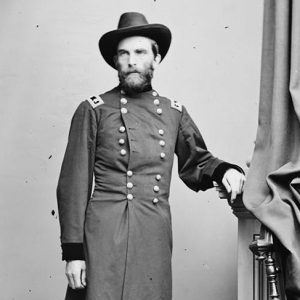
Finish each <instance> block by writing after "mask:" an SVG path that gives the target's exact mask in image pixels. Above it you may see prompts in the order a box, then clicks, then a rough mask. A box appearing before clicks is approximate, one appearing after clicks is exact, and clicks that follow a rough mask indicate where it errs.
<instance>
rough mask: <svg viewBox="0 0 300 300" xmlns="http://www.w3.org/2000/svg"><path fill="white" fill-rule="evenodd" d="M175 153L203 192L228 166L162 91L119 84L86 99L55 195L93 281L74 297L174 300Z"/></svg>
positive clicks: (70, 247)
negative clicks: (128, 89) (132, 90)
mask: <svg viewBox="0 0 300 300" xmlns="http://www.w3.org/2000/svg"><path fill="white" fill-rule="evenodd" d="M174 153H176V154H177V156H178V168H179V170H178V171H179V176H180V177H181V179H182V180H183V181H184V182H185V184H186V185H187V186H188V187H189V188H191V189H193V190H195V191H198V190H200V189H201V190H205V189H207V188H210V187H212V180H216V181H220V178H221V177H222V175H223V174H224V171H225V170H226V169H227V168H228V164H227V163H224V162H222V161H221V160H219V159H217V158H215V157H214V156H212V154H211V153H210V152H208V151H207V149H206V146H205V144H204V141H203V139H202V137H201V134H200V133H199V131H198V129H197V127H196V125H195V124H194V122H193V121H192V119H191V117H190V116H189V114H188V113H187V111H186V109H185V107H183V106H182V105H181V104H180V103H178V102H176V101H172V100H169V99H167V98H165V97H161V96H159V95H158V94H157V93H156V92H155V91H154V90H150V91H146V92H143V93H140V94H137V95H134V96H128V95H124V93H123V92H122V91H121V90H120V89H119V88H118V87H117V88H114V89H113V90H111V91H109V92H107V93H105V94H102V95H100V96H97V97H92V98H90V99H89V100H86V101H84V102H82V103H81V104H80V105H79V107H78V109H77V110H76V112H75V114H74V117H73V119H72V124H71V129H70V134H69V141H68V146H67V150H66V154H65V157H64V161H63V165H62V169H61V174H60V178H59V184H58V189H57V196H58V207H59V216H60V224H61V242H62V247H63V258H64V259H66V260H68V259H85V260H86V263H87V288H86V290H84V291H79V292H78V291H72V290H70V289H69V290H68V292H67V299H72V300H73V299H85V300H159V299H160V300H171V298H172V280H171V253H172V228H171V215H170V206H169V202H168V198H169V189H170V181H171V173H172V164H173V157H174ZM93 175H94V179H95V180H94V189H93V190H92V186H93ZM76 297H77V298H76Z"/></svg>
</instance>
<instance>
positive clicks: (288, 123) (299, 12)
mask: <svg viewBox="0 0 300 300" xmlns="http://www.w3.org/2000/svg"><path fill="white" fill-rule="evenodd" d="M299 121H300V0H265V3H264V30H263V49H262V67H261V90H260V104H259V120H258V129H257V136H256V141H255V149H254V153H253V158H252V162H251V167H250V170H249V173H248V177H247V182H246V186H245V192H244V204H245V206H246V207H247V208H248V209H249V210H250V211H251V212H252V213H253V214H254V215H255V216H256V217H257V218H258V219H259V220H260V221H261V222H262V223H263V224H264V225H266V226H267V227H268V228H269V229H270V230H271V231H272V232H273V233H274V235H275V236H276V237H277V238H278V240H279V241H280V242H281V244H282V245H283V246H284V248H285V249H286V255H285V256H284V266H285V268H284V275H285V289H286V296H287V299H288V300H295V299H297V300H299V299H300V123H299Z"/></svg>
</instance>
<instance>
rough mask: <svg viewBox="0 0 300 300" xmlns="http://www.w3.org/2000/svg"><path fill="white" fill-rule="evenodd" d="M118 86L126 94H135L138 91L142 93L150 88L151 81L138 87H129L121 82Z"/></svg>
mask: <svg viewBox="0 0 300 300" xmlns="http://www.w3.org/2000/svg"><path fill="white" fill-rule="evenodd" d="M119 88H120V89H121V90H123V91H124V92H125V93H126V94H128V95H135V94H139V93H144V92H148V91H151V90H152V85H151V83H149V84H146V85H144V86H143V87H141V88H139V89H130V88H128V87H127V86H122V84H119Z"/></svg>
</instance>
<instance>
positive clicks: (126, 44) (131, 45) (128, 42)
mask: <svg viewBox="0 0 300 300" xmlns="http://www.w3.org/2000/svg"><path fill="white" fill-rule="evenodd" d="M151 42H152V40H151V39H149V38H147V37H144V36H130V37H127V38H125V39H123V40H121V41H120V42H119V44H118V47H117V50H120V49H137V48H144V49H151Z"/></svg>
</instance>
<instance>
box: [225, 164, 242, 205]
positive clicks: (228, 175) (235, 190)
mask: <svg viewBox="0 0 300 300" xmlns="http://www.w3.org/2000/svg"><path fill="white" fill-rule="evenodd" d="M245 181H246V177H245V175H244V174H242V173H240V172H239V171H237V170H236V169H232V168H231V169H228V170H227V171H226V172H225V174H224V176H223V179H222V183H223V185H224V187H225V188H226V191H227V193H228V194H230V202H231V203H233V201H234V200H235V199H236V196H237V195H239V194H241V193H242V192H243V188H244V183H245Z"/></svg>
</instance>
